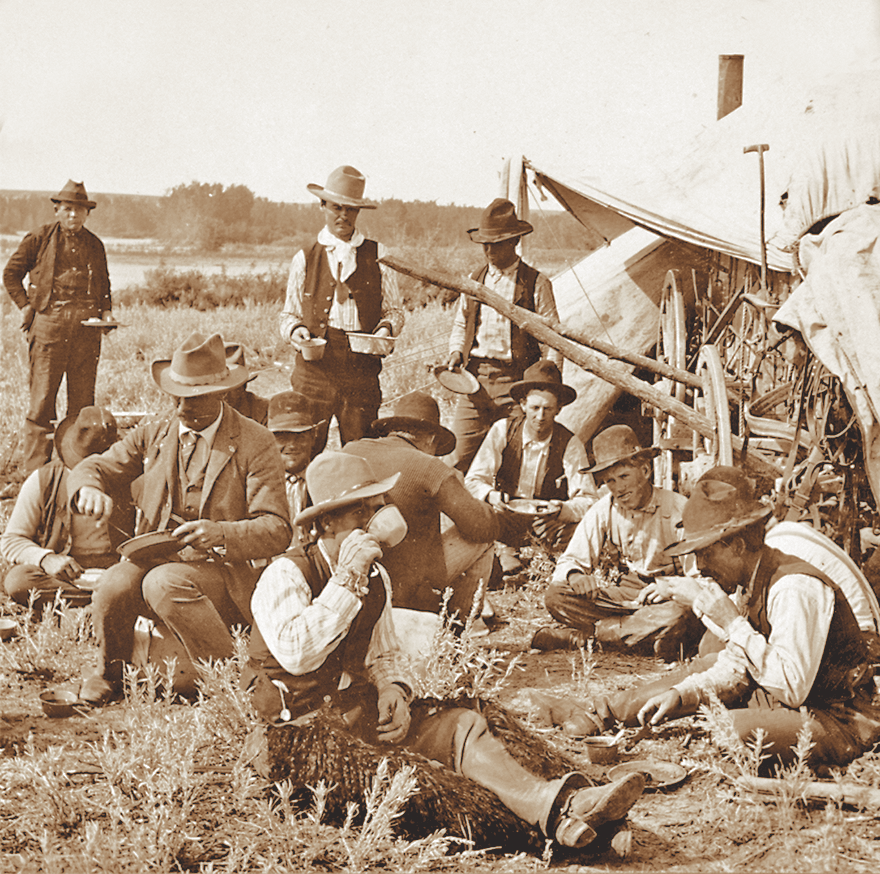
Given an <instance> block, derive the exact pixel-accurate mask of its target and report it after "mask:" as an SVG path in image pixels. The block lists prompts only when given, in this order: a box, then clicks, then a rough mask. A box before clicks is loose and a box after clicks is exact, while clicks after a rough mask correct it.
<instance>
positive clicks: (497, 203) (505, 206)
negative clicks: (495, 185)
mask: <svg viewBox="0 0 880 874" xmlns="http://www.w3.org/2000/svg"><path fill="white" fill-rule="evenodd" d="M533 230H534V228H533V227H532V226H531V225H530V224H529V223H528V222H524V221H521V220H520V219H518V218H517V217H516V209H515V208H514V205H513V204H512V203H511V202H510V201H509V200H503V199H502V198H500V197H497V198H495V200H493V201H492V202H491V203H490V204H489V205H488V206H487V207H486V208H485V209H484V210H483V214H482V215H481V216H480V226H479V227H478V228H471V229H470V230H469V231H468V236H469V237H470V238H471V239H472V240H473V241H474V242H475V243H500V242H502V240H510V239H512V238H513V237H523V236H525V235H526V234H530V233H531V232H532V231H533Z"/></svg>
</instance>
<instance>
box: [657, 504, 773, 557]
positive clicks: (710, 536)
mask: <svg viewBox="0 0 880 874" xmlns="http://www.w3.org/2000/svg"><path fill="white" fill-rule="evenodd" d="M772 512H773V509H772V508H771V507H763V508H762V509H760V510H756V511H755V512H754V513H750V514H749V515H748V516H744V517H742V518H741V519H737V520H736V521H735V522H729V523H727V524H726V525H715V526H713V527H712V528H707V529H706V530H705V531H701V532H699V534H694V535H693V536H692V537H685V538H684V540H679V541H678V542H677V543H672V544H670V545H669V546H667V547H666V549H664V550H663V552H664V553H665V554H666V555H668V556H669V557H670V558H673V557H675V556H678V555H687V554H688V553H691V552H696V551H697V550H698V549H703V548H704V547H706V546H711V545H712V544H713V543H717V542H718V541H719V540H724V538H725V537H730V535H731V534H736V533H737V532H738V531H742V530H743V529H744V528H748V527H749V525H754V524H755V522H760V521H761V520H762V519H766V518H767V517H768V516H769V515H770V514H771V513H772Z"/></svg>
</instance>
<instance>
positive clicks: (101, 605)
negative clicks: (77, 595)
mask: <svg viewBox="0 0 880 874" xmlns="http://www.w3.org/2000/svg"><path fill="white" fill-rule="evenodd" d="M233 574H234V571H233V569H232V568H231V567H230V566H229V565H226V564H222V563H220V562H208V561H194V562H169V563H167V564H160V565H157V566H156V567H153V568H149V569H147V568H144V567H141V566H140V565H136V564H134V563H133V562H129V561H121V562H119V563H118V564H116V565H114V566H113V567H111V568H108V569H107V570H106V571H105V572H104V573H103V575H102V576H101V582H100V584H99V586H98V589H97V591H96V592H95V594H94V597H93V599H92V621H93V623H94V626H95V636H96V637H97V640H98V652H99V657H98V659H99V660H98V674H99V675H100V676H102V677H103V678H104V679H105V680H108V681H110V682H118V681H119V680H120V679H121V678H122V673H123V666H124V665H125V664H126V663H127V662H130V661H131V656H132V650H133V647H134V637H135V635H134V628H135V622H136V621H137V618H138V616H145V617H147V618H148V619H152V620H154V621H155V620H158V621H161V622H162V623H164V624H165V625H166V626H167V627H168V628H169V629H170V630H171V631H172V632H173V634H174V635H175V637H177V639H178V640H179V641H180V642H181V643H182V644H183V646H184V648H185V649H186V653H187V655H188V656H189V658H190V660H191V661H192V662H193V663H197V662H198V660H199V659H223V658H230V657H231V656H232V655H233V652H234V647H233V641H232V635H231V633H230V628H232V626H234V625H242V626H244V625H247V624H248V622H247V619H246V618H245V616H244V615H243V614H242V612H241V610H240V609H239V607H238V606H237V604H236V602H235V600H234V599H233V597H232V595H231V591H232V590H233V588H234V582H235V581H234V576H233Z"/></svg>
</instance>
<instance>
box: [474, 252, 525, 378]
mask: <svg viewBox="0 0 880 874" xmlns="http://www.w3.org/2000/svg"><path fill="white" fill-rule="evenodd" d="M488 272H489V265H488V264H486V265H484V266H483V267H481V268H480V269H479V270H477V271H476V272H475V273H472V274H471V279H474V280H476V281H477V282H479V283H482V282H483V281H484V280H485V279H486V274H487V273H488ZM537 280H538V271H537V270H535V268H534V267H532V266H531V265H529V264H526V262H525V261H523V260H522V259H520V262H519V267H518V268H517V271H516V291H515V292H514V295H513V303H514V304H516V306H518V307H522V308H523V309H527V310H531V311H532V312H534V311H535V283H536V282H537ZM482 306H483V305H482V304H479V305H478V306H477V314H476V316H475V322H474V336H475V337H476V334H477V331H478V330H479V327H480V314H481V312H482ZM510 354H511V358H512V363H513V365H514V366H515V367H516V368H517V369H518V370H520V371H524V370H525V369H526V368H527V367H530V366H531V365H532V364H534V363H535V362H536V361H538V360H539V359H540V358H541V347H540V346H539V345H538V341H537V340H536V339H535V338H534V337H533V336H532V335H531V334H529V333H527V332H526V331H523V330H522V328H520V327H518V326H517V325H514V324H512V323H511V325H510Z"/></svg>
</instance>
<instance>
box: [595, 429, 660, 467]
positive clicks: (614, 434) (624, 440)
mask: <svg viewBox="0 0 880 874" xmlns="http://www.w3.org/2000/svg"><path fill="white" fill-rule="evenodd" d="M659 451H660V450H659V449H655V448H654V447H648V448H647V449H643V448H642V447H641V445H640V444H639V441H638V438H637V437H636V435H635V432H634V431H633V429H632V428H630V427H629V425H612V426H611V427H610V428H606V429H605V430H604V431H602V432H601V433H600V434H597V435H596V436H595V437H594V438H593V458H594V459H595V460H596V463H595V464H594V465H593V466H592V467H591V468H590V469H589V472H590V473H599V472H600V471H603V470H608V468H609V467H614V465H615V464H620V463H621V462H622V461H634V460H636V459H644V460H647V459H649V458H653V457H654V456H655V455H657V453H658V452H659Z"/></svg>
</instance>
